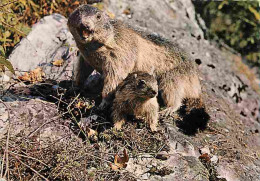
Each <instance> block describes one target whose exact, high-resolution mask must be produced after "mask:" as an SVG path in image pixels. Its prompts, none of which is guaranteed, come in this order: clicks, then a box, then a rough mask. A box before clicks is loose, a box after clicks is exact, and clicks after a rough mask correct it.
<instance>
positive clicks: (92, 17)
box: [68, 5, 113, 44]
mask: <svg viewBox="0 0 260 181" xmlns="http://www.w3.org/2000/svg"><path fill="white" fill-rule="evenodd" d="M68 27H69V29H70V31H71V33H72V35H73V36H74V39H75V40H76V41H77V42H79V43H82V44H87V43H91V42H97V43H100V44H105V43H106V42H107V41H108V40H109V39H110V38H111V36H113V26H112V25H111V23H110V18H109V17H108V15H107V14H106V13H105V12H102V11H100V10H98V9H97V8H95V7H92V6H89V5H82V6H80V7H78V8H77V9H76V10H75V11H74V12H72V13H71V15H70V16H69V20H68Z"/></svg>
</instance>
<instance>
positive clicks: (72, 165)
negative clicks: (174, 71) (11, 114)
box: [0, 84, 169, 180]
mask: <svg viewBox="0 0 260 181" xmlns="http://www.w3.org/2000/svg"><path fill="white" fill-rule="evenodd" d="M66 88H67V89H66ZM30 91H31V93H34V95H37V94H38V95H41V96H45V98H46V99H48V100H49V101H50V100H51V101H52V102H54V103H55V104H56V105H57V108H58V109H59V112H60V115H58V116H57V118H58V117H63V119H64V124H65V122H66V121H68V120H70V123H69V128H70V129H71V130H72V131H73V133H74V134H73V135H70V134H68V135H66V136H64V137H62V138H59V139H56V140H53V139H51V138H50V139H46V138H45V139H42V137H40V134H39V132H41V130H42V129H44V127H45V126H46V125H47V124H49V123H50V122H51V121H50V120H49V121H47V122H44V123H43V125H42V126H39V127H37V128H35V129H34V131H33V132H31V133H30V134H29V135H28V134H26V130H22V131H20V133H19V134H16V135H13V134H10V136H8V135H9V134H7V135H5V137H3V138H2V139H1V141H0V146H1V149H0V154H1V155H4V154H5V156H4V158H5V159H4V160H1V161H2V166H3V169H2V172H3V174H2V176H3V177H5V178H7V180H136V179H137V178H136V177H135V176H134V175H132V174H131V173H129V172H127V171H126V170H120V171H113V170H112V169H111V167H110V166H109V164H110V163H113V161H114V156H115V154H117V153H121V152H122V150H123V149H127V150H128V154H129V157H130V158H135V157H136V156H138V155H142V154H146V153H149V154H152V155H156V153H158V152H160V151H162V150H168V149H169V147H168V141H167V137H166V136H165V133H164V132H163V131H161V132H158V133H155V134H153V133H151V132H150V130H149V129H148V128H147V127H146V126H145V125H144V124H143V123H140V122H136V121H134V120H133V122H131V121H130V122H128V123H127V124H126V125H125V126H124V127H123V129H122V130H121V131H115V130H114V129H113V128H112V124H111V121H110V120H109V111H107V112H100V111H98V110H96V108H95V100H97V99H99V95H95V96H93V95H92V96H86V95H85V96H82V94H83V93H81V92H80V91H78V90H77V89H74V88H73V86H71V85H68V87H63V88H60V90H57V91H56V92H51V91H50V90H49V89H46V85H44V84H42V85H41V86H35V85H34V86H31V87H30ZM97 102H98V100H97ZM80 103H82V104H80ZM83 103H84V104H83ZM91 115H92V116H93V115H96V116H97V119H95V120H92V121H90V122H88V123H87V124H86V125H87V127H89V128H91V129H93V130H96V131H97V132H98V135H97V139H95V140H93V139H90V138H88V137H87V136H86V135H87V133H86V132H85V128H84V127H80V126H79V125H80V124H79V121H80V120H84V119H85V118H86V117H89V116H91ZM57 118H55V119H57ZM11 126H12V125H11ZM25 129H26V128H25ZM27 132H28V131H27ZM53 134H55V132H53Z"/></svg>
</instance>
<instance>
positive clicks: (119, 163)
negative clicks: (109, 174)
mask: <svg viewBox="0 0 260 181" xmlns="http://www.w3.org/2000/svg"><path fill="white" fill-rule="evenodd" d="M123 153H124V155H123V157H120V156H118V154H116V155H115V159H114V164H112V163H110V164H109V165H110V167H111V168H112V170H119V169H122V168H126V167H127V162H128V160H129V156H128V155H127V152H126V149H124V151H123Z"/></svg>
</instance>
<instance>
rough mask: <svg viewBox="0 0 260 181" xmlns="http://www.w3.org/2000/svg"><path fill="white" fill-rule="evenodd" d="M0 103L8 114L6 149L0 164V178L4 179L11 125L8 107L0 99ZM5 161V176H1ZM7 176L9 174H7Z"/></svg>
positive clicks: (7, 162)
mask: <svg viewBox="0 0 260 181" xmlns="http://www.w3.org/2000/svg"><path fill="white" fill-rule="evenodd" d="M0 102H1V103H2V104H3V105H4V106H5V107H6V109H7V114H8V118H7V120H8V132H7V138H6V147H5V151H4V155H3V162H2V169H1V177H2V178H3V177H5V176H6V174H7V172H8V170H9V169H8V167H9V160H8V144H9V137H10V129H11V125H10V110H9V107H8V106H7V105H6V103H5V102H4V101H2V100H1V99H0ZM5 160H6V170H5V174H4V175H3V170H4V163H5ZM8 175H9V174H8Z"/></svg>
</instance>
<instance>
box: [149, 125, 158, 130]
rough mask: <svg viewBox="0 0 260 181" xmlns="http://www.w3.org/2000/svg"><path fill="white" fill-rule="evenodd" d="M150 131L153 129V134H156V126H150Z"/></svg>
mask: <svg viewBox="0 0 260 181" xmlns="http://www.w3.org/2000/svg"><path fill="white" fill-rule="evenodd" d="M150 129H151V131H152V132H156V131H157V127H156V125H153V124H151V125H150Z"/></svg>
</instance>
